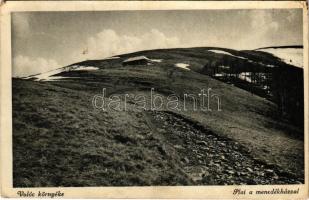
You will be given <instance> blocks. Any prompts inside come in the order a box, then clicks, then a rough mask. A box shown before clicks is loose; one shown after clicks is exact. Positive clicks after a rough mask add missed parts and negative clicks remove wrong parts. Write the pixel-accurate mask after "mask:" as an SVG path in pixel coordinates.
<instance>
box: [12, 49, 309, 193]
mask: <svg viewBox="0 0 309 200" xmlns="http://www.w3.org/2000/svg"><path fill="white" fill-rule="evenodd" d="M209 49H211V48H192V49H166V50H153V51H144V52H137V53H133V54H127V55H121V56H120V58H118V59H111V60H94V61H91V60H89V61H85V62H81V63H77V64H74V65H82V66H95V67H98V68H99V70H93V71H86V70H84V71H83V70H81V71H70V70H67V71H63V72H62V73H60V74H56V75H55V76H62V77H64V78H62V79H59V80H54V81H33V80H22V79H13V148H14V151H13V152H14V153H13V154H14V155H13V156H14V162H13V165H14V167H13V171H14V186H18V187H25V186H27V187H33V186H109V185H113V186H115V185H117V186H125V185H127V186H130V185H203V184H205V185H222V184H270V183H271V184H284V183H299V182H303V180H304V177H303V171H304V156H303V153H304V143H303V139H302V138H301V137H300V136H301V135H302V134H303V130H302V129H301V128H299V127H298V126H294V125H291V123H290V122H289V121H288V120H289V119H288V118H287V117H283V116H282V115H280V114H279V113H278V106H277V105H276V103H274V102H273V101H270V100H267V99H266V98H263V97H261V96H258V95H256V94H254V93H252V92H248V91H246V90H243V89H241V88H238V87H236V86H235V85H233V84H229V83H227V82H222V81H219V80H216V79H214V78H212V77H211V76H208V75H205V74H204V73H203V68H204V67H205V65H206V64H205V63H207V62H208V63H209V62H221V61H222V60H224V59H230V60H231V61H234V62H239V58H237V59H236V58H235V57H233V56H229V55H226V54H222V55H221V54H216V53H213V52H209V51H208V50H209ZM217 50H220V49H217ZM221 50H222V49H221ZM224 50H225V51H229V52H230V53H231V54H233V55H235V56H241V57H246V58H248V59H250V60H255V61H256V62H263V63H264V64H272V65H274V64H277V65H278V66H279V65H282V63H281V61H279V60H278V59H276V58H274V57H272V56H271V55H269V54H267V53H261V52H255V51H250V52H249V51H234V50H227V49H224ZM137 55H144V56H147V57H148V58H150V59H162V62H154V63H152V64H151V65H133V66H125V67H124V66H122V64H121V63H122V61H123V60H125V59H127V58H130V57H133V56H137ZM228 56H229V57H230V58H229V57H228ZM229 62H230V61H229ZM241 62H243V61H241ZM245 62H246V61H245ZM176 63H186V64H189V68H190V69H191V70H186V69H182V68H179V67H175V64H176ZM264 64H263V65H264ZM72 66H73V65H72ZM261 66H262V65H261ZM65 77H67V78H65ZM103 88H106V93H107V94H106V96H108V95H111V94H114V95H115V94H119V95H123V94H125V93H127V94H130V95H132V96H133V95H135V96H136V95H144V96H145V97H146V100H147V102H150V98H151V97H150V89H151V88H154V90H155V93H156V94H160V95H162V96H163V97H167V96H168V95H170V94H176V95H179V96H183V95H184V94H185V93H189V94H198V93H199V92H200V91H201V89H206V90H207V88H211V89H212V92H213V94H217V95H218V96H219V97H220V100H221V109H222V111H217V110H216V105H217V104H216V103H217V100H216V99H215V98H211V101H210V105H211V106H212V107H211V108H212V109H213V111H201V110H194V109H193V102H191V101H188V102H187V110H186V111H183V110H181V111H175V110H173V111H171V110H168V109H166V108H162V109H160V110H157V111H152V110H151V109H150V108H149V105H147V109H146V110H142V109H138V107H137V105H136V102H134V99H132V98H128V99H127V100H126V102H128V104H127V110H126V111H115V110H105V111H103V110H98V109H95V108H94V107H93V105H92V100H93V97H94V96H95V95H98V94H102V89H103ZM120 101H121V103H124V101H125V99H123V98H121V100H120ZM183 103H184V102H183V100H182V101H181V102H180V104H181V105H182V104H183ZM198 103H201V102H200V100H198ZM25 158H27V159H25Z"/></svg>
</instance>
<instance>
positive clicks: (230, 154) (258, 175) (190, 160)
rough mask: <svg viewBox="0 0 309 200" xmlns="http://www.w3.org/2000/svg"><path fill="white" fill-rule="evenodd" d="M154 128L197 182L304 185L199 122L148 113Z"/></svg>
mask: <svg viewBox="0 0 309 200" xmlns="http://www.w3.org/2000/svg"><path fill="white" fill-rule="evenodd" d="M147 115H148V116H150V117H151V118H152V119H153V120H152V121H151V122H150V123H154V125H150V126H152V127H160V125H161V128H157V129H155V130H154V131H156V132H159V133H160V134H163V135H164V137H166V139H167V141H169V143H170V144H171V145H172V146H173V147H174V149H176V150H177V154H179V155H180V156H181V157H182V158H181V161H182V164H183V167H184V171H185V172H186V173H187V174H188V175H189V176H190V177H191V178H192V180H193V181H194V182H195V183H196V184H201V185H202V184H203V185H204V184H207V185H232V184H237V185H239V184H240V185H241V184H252V185H255V184H287V183H289V184H301V182H303V181H304V180H303V179H302V178H297V177H294V176H293V175H292V174H289V173H286V172H285V171H284V170H282V169H279V168H278V167H276V166H271V165H267V164H266V163H263V162H261V161H259V160H256V159H254V158H253V157H252V156H250V152H248V149H246V148H245V147H243V146H242V145H240V144H239V143H238V142H235V141H232V140H229V139H227V138H223V137H219V136H217V135H215V134H214V133H212V132H211V131H209V130H207V129H205V128H204V127H202V126H201V125H199V124H196V123H195V122H193V121H191V120H189V119H186V118H184V117H182V116H181V115H178V114H174V113H171V112H162V111H154V112H148V114H147Z"/></svg>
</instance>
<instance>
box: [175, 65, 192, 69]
mask: <svg viewBox="0 0 309 200" xmlns="http://www.w3.org/2000/svg"><path fill="white" fill-rule="evenodd" d="M175 66H176V67H179V68H182V69H186V70H190V69H189V68H188V67H189V66H190V65H189V64H185V63H176V64H175Z"/></svg>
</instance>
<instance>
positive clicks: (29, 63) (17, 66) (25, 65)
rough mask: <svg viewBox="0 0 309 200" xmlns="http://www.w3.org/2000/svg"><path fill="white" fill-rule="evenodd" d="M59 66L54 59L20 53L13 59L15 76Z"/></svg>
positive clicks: (36, 72) (27, 74)
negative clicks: (32, 56)
mask: <svg viewBox="0 0 309 200" xmlns="http://www.w3.org/2000/svg"><path fill="white" fill-rule="evenodd" d="M56 68H59V64H58V63H57V62H56V61H55V60H52V59H44V58H36V59H32V58H29V57H27V56H23V55H18V56H16V57H14V59H13V77H23V76H29V75H33V74H38V73H42V72H46V71H50V70H53V69H56Z"/></svg>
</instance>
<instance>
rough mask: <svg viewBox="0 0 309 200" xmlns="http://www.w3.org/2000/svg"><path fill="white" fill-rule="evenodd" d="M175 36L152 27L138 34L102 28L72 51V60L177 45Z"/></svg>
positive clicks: (97, 57) (100, 57) (99, 57)
mask: <svg viewBox="0 0 309 200" xmlns="http://www.w3.org/2000/svg"><path fill="white" fill-rule="evenodd" d="M179 44H180V42H179V39H178V38H177V37H167V36H166V35H165V34H164V33H162V32H160V31H158V30H156V29H152V30H150V31H149V32H147V33H145V34H143V35H140V36H138V37H137V36H129V35H119V34H118V33H116V32H115V31H114V30H111V29H104V30H102V31H101V32H99V33H97V34H96V35H94V36H92V37H89V38H88V39H87V41H86V43H85V44H84V45H83V46H84V48H83V49H78V50H76V51H75V52H73V55H72V57H73V60H76V61H77V60H84V59H102V58H105V57H109V56H113V55H117V54H124V53H129V52H135V51H140V50H147V49H159V48H160V49H161V48H173V47H177V46H179Z"/></svg>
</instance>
